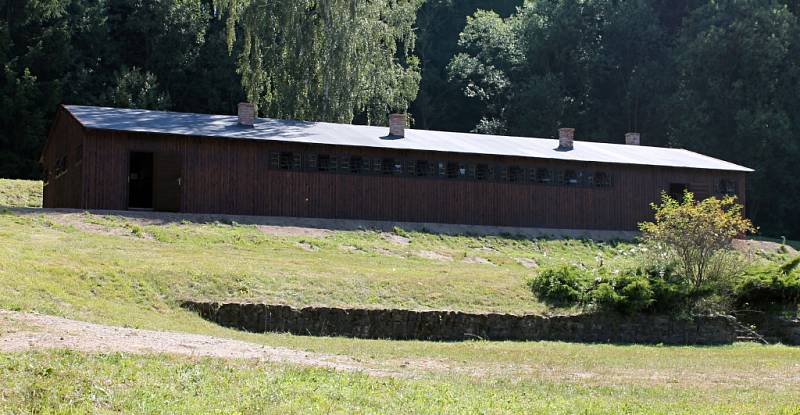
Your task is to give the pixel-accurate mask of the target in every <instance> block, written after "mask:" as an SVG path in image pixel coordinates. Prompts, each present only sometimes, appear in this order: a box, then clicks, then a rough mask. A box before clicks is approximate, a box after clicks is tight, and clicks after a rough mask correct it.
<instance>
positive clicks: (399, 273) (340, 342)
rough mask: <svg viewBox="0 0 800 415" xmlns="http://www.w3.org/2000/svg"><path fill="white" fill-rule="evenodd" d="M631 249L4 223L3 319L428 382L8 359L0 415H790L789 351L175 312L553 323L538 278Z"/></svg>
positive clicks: (93, 358) (792, 353) (250, 368)
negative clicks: (62, 320) (529, 315)
mask: <svg viewBox="0 0 800 415" xmlns="http://www.w3.org/2000/svg"><path fill="white" fill-rule="evenodd" d="M0 210H2V209H0ZM279 233H280V232H279ZM636 249H638V248H637V247H636V246H635V245H631V244H599V243H594V242H591V241H563V240H539V241H532V240H525V239H514V238H506V237H466V236H460V237H456V236H439V235H431V234H426V233H408V234H407V233H405V232H402V231H398V232H395V233H389V234H387V233H381V232H376V231H349V232H324V233H318V234H313V235H303V236H296V235H292V234H288V235H286V234H284V235H282V236H276V235H275V230H272V229H266V228H260V227H256V226H245V225H237V224H219V223H210V224H196V223H190V222H180V223H158V222H147V221H141V220H136V219H130V218H125V217H117V216H100V215H92V214H67V215H64V214H58V213H52V212H41V213H36V212H34V213H31V212H27V213H18V212H12V211H4V212H2V213H0V308H4V309H15V310H23V311H39V312H42V313H46V314H53V315H60V316H65V317H70V318H75V319H80V320H88V321H93V322H98V323H104V324H112V325H120V326H132V327H140V328H148V329H159V330H172V331H185V332H193V333H203V334H211V335H217V336H223V337H231V338H237V339H242V340H247V341H251V342H256V343H262V344H265V345H273V346H287V347H291V348H295V349H300V350H308V351H315V352H322V353H333V354H341V355H346V356H351V357H354V358H356V359H359V360H361V361H363V362H364V364H365V365H368V366H370V367H375V368H382V367H383V368H387V367H388V368H393V369H398V368H402V367H405V366H406V363H407V362H408V361H410V360H414V365H416V367H422V369H420V370H417V371H415V372H414V373H413V374H414V375H415V376H418V377H419V378H418V379H413V380H412V379H386V378H374V377H369V376H366V375H361V374H352V373H340V372H331V371H327V370H321V369H299V368H296V367H292V366H285V365H281V366H274V365H269V364H265V363H258V362H252V361H249V362H248V361H226V360H217V359H203V360H193V359H187V358H180V357H169V356H122V355H116V354H111V355H86V354H79V353H70V352H48V353H36V352H27V353H6V354H0V412H4V411H11V412H15V411H20V410H22V411H30V412H33V411H36V410H37V409H41V410H42V411H44V412H47V410H48V409H56V410H66V409H67V408H71V407H74V408H77V409H78V410H79V411H80V410H84V411H86V412H94V411H123V412H127V411H133V412H209V411H213V410H216V409H219V410H220V411H223V412H233V411H235V410H239V411H241V412H258V411H260V410H262V409H272V410H274V411H278V412H336V411H339V412H387V413H391V412H423V413H430V412H450V413H453V412H466V413H473V412H478V411H479V410H481V409H486V410H487V412H566V413H574V412H591V413H593V412H653V413H659V412H691V413H700V412H705V413H708V412H717V413H721V412H751V413H756V412H784V413H793V412H797V411H800V408H798V404H797V401H796V391H797V390H798V388H800V363H798V362H800V349H797V348H789V347H783V346H771V347H762V346H758V345H734V346H727V347H696V348H695V347H653V346H612V345H580V344H563V343H549V342H535V343H523V342H516V343H515V342H458V343H433V342H410V341H409V342H396V341H377V340H357V339H344V338H313V337H298V336H290V335H285V334H248V333H241V332H237V331H233V330H229V329H224V328H221V327H218V326H216V325H213V324H211V323H208V322H206V321H204V320H202V319H200V318H199V317H198V316H196V315H194V314H192V313H189V312H186V311H184V310H181V309H180V308H179V307H178V304H179V302H180V300H182V299H185V298H207V299H216V300H246V301H264V302H278V303H287V304H291V305H295V306H302V305H307V304H325V305H336V306H362V307H406V308H418V309H426V308H433V309H441V308H444V309H459V310H466V311H501V312H519V313H521V312H542V311H547V308H546V307H545V306H544V305H542V304H539V303H537V302H535V301H534V299H533V298H532V296H531V294H530V292H529V291H528V289H527V287H526V286H525V280H526V279H527V278H528V276H529V275H531V273H532V272H533V269H532V268H528V267H529V266H532V264H533V263H536V264H538V265H539V266H548V265H554V264H560V263H583V264H586V265H587V266H597V265H598V264H600V263H601V262H602V263H603V266H606V267H612V268H613V267H622V266H625V265H626V264H628V263H630V261H631V260H632V258H633V256H634V252H635V251H636ZM523 263H524V264H527V266H528V267H526V266H525V265H523ZM5 329H6V330H10V331H14V330H16V329H18V328H13V327H11V328H5ZM2 331H3V330H0V332H2ZM0 334H2V333H0ZM20 408H23V409H20Z"/></svg>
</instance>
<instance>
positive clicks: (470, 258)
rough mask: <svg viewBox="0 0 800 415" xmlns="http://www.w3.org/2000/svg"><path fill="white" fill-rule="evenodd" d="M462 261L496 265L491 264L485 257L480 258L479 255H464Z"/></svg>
mask: <svg viewBox="0 0 800 415" xmlns="http://www.w3.org/2000/svg"><path fill="white" fill-rule="evenodd" d="M462 261H463V262H466V263H468V264H483V265H491V266H497V265H495V264H493V263H492V261H489V260H488V259H486V258H481V257H479V256H468V257H464V259H463V260H462Z"/></svg>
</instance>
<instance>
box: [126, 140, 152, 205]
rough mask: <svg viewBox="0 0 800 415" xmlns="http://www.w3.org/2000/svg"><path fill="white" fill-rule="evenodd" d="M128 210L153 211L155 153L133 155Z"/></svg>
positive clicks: (129, 174) (129, 180)
mask: <svg viewBox="0 0 800 415" xmlns="http://www.w3.org/2000/svg"><path fill="white" fill-rule="evenodd" d="M128 209H153V153H142V152H132V153H131V157H130V164H129V171H128Z"/></svg>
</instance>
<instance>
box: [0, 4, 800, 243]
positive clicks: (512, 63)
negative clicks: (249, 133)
mask: <svg viewBox="0 0 800 415" xmlns="http://www.w3.org/2000/svg"><path fill="white" fill-rule="evenodd" d="M523 3H524V4H523ZM0 65H1V66H2V68H0V70H2V73H0V109H2V111H0V177H11V178H37V177H38V176H39V167H38V164H37V159H38V156H39V152H40V151H41V146H42V144H43V142H44V139H45V137H46V135H47V130H48V128H49V127H50V123H51V122H52V117H53V114H54V112H55V110H56V108H57V106H58V104H60V103H72V104H87V105H112V106H122V107H143V108H151V109H170V110H176V111H192V112H203V113H232V112H233V111H234V110H235V108H236V103H237V102H239V101H241V100H245V99H249V100H251V101H255V102H258V103H259V108H260V109H261V113H262V115H266V116H272V117H285V118H303V119H315V120H329V121H337V122H356V123H382V122H385V115H386V114H387V113H388V112H390V111H398V110H399V111H402V110H408V111H409V113H410V115H411V117H412V119H413V120H414V126H415V127H417V128H425V129H439V130H450V131H476V132H481V133H498V134H513V135H525V136H539V137H551V136H553V134H554V133H555V131H556V130H557V128H558V127H559V126H570V127H575V128H577V138H578V139H579V140H596V141H609V142H622V137H623V135H624V133H625V132H629V131H638V132H640V133H641V134H642V144H643V145H656V146H674V147H683V148H687V149H690V150H695V151H700V152H703V153H705V154H708V155H711V156H715V157H720V158H723V159H725V160H729V161H732V162H736V163H739V164H743V165H746V166H748V167H752V168H754V169H756V170H757V171H756V173H754V174H752V175H750V176H749V178H748V180H749V182H748V188H747V192H748V193H747V202H748V206H747V209H748V215H749V216H750V217H752V218H753V219H754V222H755V223H756V224H757V225H759V226H760V227H761V229H762V231H763V232H764V233H765V234H769V235H775V236H781V235H785V236H787V237H795V238H800V215H798V214H797V213H796V212H795V209H796V208H797V207H798V206H800V166H798V165H797V164H795V163H794V162H795V160H798V158H800V3H799V2H797V1H794V0H705V1H702V0H528V1H525V2H523V0H514V1H512V0H371V1H365V0H277V1H272V2H263V1H255V0H0ZM795 174H797V175H798V176H795Z"/></svg>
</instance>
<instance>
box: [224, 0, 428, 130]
mask: <svg viewBox="0 0 800 415" xmlns="http://www.w3.org/2000/svg"><path fill="white" fill-rule="evenodd" d="M420 3H421V1H420V0H279V1H269V2H267V1H263V0H215V6H216V7H217V8H218V9H219V10H220V11H222V12H223V13H227V23H228V39H229V46H230V47H233V45H234V42H235V41H236V39H237V37H240V38H241V41H242V51H241V54H240V55H239V72H240V74H241V76H242V84H243V86H244V89H245V92H246V94H247V97H248V99H249V100H250V101H252V102H255V103H257V104H259V106H260V109H261V111H262V112H263V113H266V114H268V115H270V116H273V117H281V118H286V117H289V118H302V119H317V120H327V121H338V122H351V121H352V120H353V118H354V117H355V115H356V114H358V113H366V114H367V122H371V123H374V122H385V118H386V113H387V112H389V111H397V110H405V109H406V108H407V107H408V104H409V102H411V101H412V100H413V99H414V97H415V96H416V94H417V89H418V84H419V78H420V75H419V68H418V67H419V63H418V59H417V58H415V57H414V56H412V55H411V51H412V49H413V47H414V39H415V35H414V31H413V24H414V20H415V12H416V10H417V8H418V7H419V5H420Z"/></svg>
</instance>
